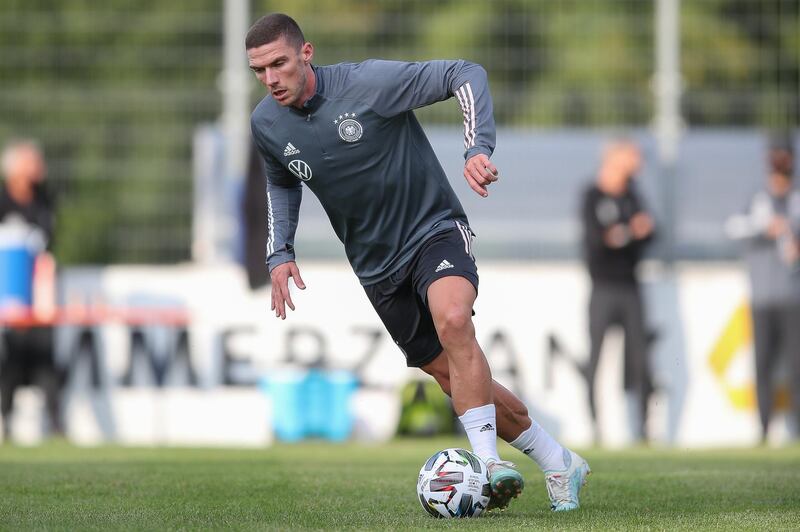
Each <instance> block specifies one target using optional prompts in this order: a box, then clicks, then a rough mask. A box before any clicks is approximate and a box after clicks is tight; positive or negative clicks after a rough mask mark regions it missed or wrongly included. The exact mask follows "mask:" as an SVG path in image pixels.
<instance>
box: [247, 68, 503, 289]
mask: <svg viewBox="0 0 800 532" xmlns="http://www.w3.org/2000/svg"><path fill="white" fill-rule="evenodd" d="M314 73H315V74H316V84H317V85H316V94H314V96H313V97H311V98H310V99H309V100H308V101H307V102H306V103H305V105H304V106H303V109H297V108H295V107H283V106H280V105H279V104H278V103H276V102H275V101H274V100H273V99H272V98H271V97H270V96H267V97H265V98H264V99H263V100H262V101H261V102H260V103H259V104H258V106H257V107H256V109H255V111H253V114H252V117H251V127H252V131H253V137H254V139H255V142H256V145H257V146H258V149H259V151H260V152H261V155H262V156H263V158H264V162H265V166H266V171H267V215H268V222H269V226H268V227H269V233H268V238H267V264H268V266H269V269H270V271H271V270H272V269H273V268H275V267H276V266H278V265H280V264H283V263H285V262H289V261H293V260H294V259H295V255H294V235H295V230H296V229H297V222H298V215H299V210H300V200H301V195H302V183H305V185H306V186H308V188H310V189H311V190H312V192H314V194H316V196H317V198H319V201H320V203H321V204H322V206H323V208H324V209H325V212H326V213H327V215H328V218H329V219H330V221H331V224H332V225H333V229H334V231H335V232H336V235H337V236H338V237H339V239H340V240H341V241H342V242H343V243H344V246H345V252H346V254H347V258H348V260H349V261H350V264H351V266H352V267H353V270H354V271H355V273H356V275H357V276H358V278H359V279H360V281H361V284H363V285H369V284H373V283H377V282H379V281H382V280H383V279H385V278H387V277H389V275H391V274H392V273H393V272H395V271H396V270H397V269H398V268H400V267H401V266H402V265H403V264H404V263H405V262H407V261H408V260H410V259H411V257H412V256H413V254H414V252H415V251H417V249H419V247H420V246H421V245H422V243H423V242H424V241H425V240H426V239H428V238H430V237H431V236H433V235H435V234H436V233H438V232H441V231H444V230H446V229H447V228H449V227H452V225H453V221H455V220H457V221H460V222H463V223H467V217H466V214H465V213H464V209H463V208H462V207H461V203H460V202H459V201H458V198H457V197H456V194H455V193H454V192H453V189H452V187H450V184H449V183H448V181H447V177H446V175H445V172H444V170H443V169H442V166H441V164H439V161H438V160H437V158H436V155H435V154H434V152H433V148H432V147H431V145H430V142H428V139H427V137H426V136H425V133H424V132H423V130H422V127H421V126H420V124H419V122H418V121H417V119H416V117H415V116H414V113H413V112H412V110H413V109H416V108H419V107H423V106H426V105H429V104H432V103H434V102H438V101H442V100H446V99H448V98H450V97H451V96H454V95H455V96H456V97H457V99H458V102H459V104H460V107H461V111H462V112H463V114H464V137H465V138H464V145H465V148H466V152H465V155H464V156H465V158H470V157H472V156H473V155H476V154H478V153H483V154H486V155H487V156H491V154H492V152H493V151H494V145H495V125H494V118H493V115H492V99H491V95H490V94H489V88H488V84H487V78H486V71H485V70H484V69H483V67H481V66H480V65H476V64H474V63H469V62H467V61H461V60H459V61H428V62H423V63H403V62H396V61H381V60H369V61H365V62H363V63H358V64H338V65H331V66H323V67H314Z"/></svg>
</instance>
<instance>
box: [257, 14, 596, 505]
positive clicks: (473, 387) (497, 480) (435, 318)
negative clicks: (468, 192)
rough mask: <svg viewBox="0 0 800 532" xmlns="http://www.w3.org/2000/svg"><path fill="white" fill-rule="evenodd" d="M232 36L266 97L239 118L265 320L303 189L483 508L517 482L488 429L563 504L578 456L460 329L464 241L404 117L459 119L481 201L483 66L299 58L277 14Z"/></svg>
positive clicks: (491, 128)
mask: <svg viewBox="0 0 800 532" xmlns="http://www.w3.org/2000/svg"><path fill="white" fill-rule="evenodd" d="M245 44H246V48H247V57H248V61H249V64H250V68H251V69H252V70H253V72H254V73H255V75H256V77H257V78H258V80H259V81H260V82H261V83H262V84H263V85H264V86H265V87H266V89H267V91H268V93H269V94H268V95H267V96H266V97H265V98H264V99H263V100H262V101H261V103H259V104H258V106H257V107H256V109H255V111H254V112H253V115H252V119H251V125H252V131H253V137H254V139H255V142H256V145H257V147H258V150H259V152H260V153H261V155H262V157H263V158H264V162H265V166H266V171H267V210H268V213H267V214H268V218H269V235H268V240H267V255H268V256H267V264H268V266H269V271H270V277H271V279H272V309H273V310H274V311H275V314H276V316H278V317H280V318H281V319H285V318H286V307H287V306H288V307H289V308H290V309H292V310H294V303H293V302H292V298H291V294H290V292H289V278H290V277H291V278H292V279H293V281H294V283H295V285H296V286H297V287H298V288H300V289H304V288H305V284H304V283H303V280H302V278H301V276H300V271H299V269H298V267H297V264H296V263H295V254H294V235H295V230H296V228H297V223H298V218H299V209H300V199H301V195H302V187H303V184H305V185H306V186H307V187H308V188H309V189H311V191H312V192H313V193H314V194H316V196H317V198H319V201H320V203H322V206H323V207H324V209H325V211H326V213H327V214H328V217H329V218H330V221H331V224H332V225H333V229H334V231H335V232H336V234H337V236H338V237H339V239H340V240H341V241H342V242H343V243H344V247H345V251H346V254H347V258H348V260H349V261H350V264H351V266H352V268H353V270H354V272H355V274H356V275H357V276H358V278H359V280H360V281H361V284H362V285H363V287H364V290H365V291H366V293H367V297H368V298H369V300H370V301H371V302H372V305H373V306H374V307H375V310H376V312H377V313H378V315H379V316H380V318H381V320H382V321H383V323H384V325H385V326H386V328H387V330H388V331H389V334H390V335H391V336H392V338H393V339H394V341H395V343H396V344H397V345H398V347H399V348H400V349H401V351H402V352H403V354H404V355H405V357H406V361H407V364H408V365H409V366H413V367H418V368H421V369H422V370H423V371H425V372H427V373H428V374H430V375H432V376H433V377H434V378H435V379H436V381H437V382H438V383H439V385H440V386H441V387H442V389H443V390H444V391H445V393H447V394H449V395H450V396H451V397H452V399H453V406H454V408H455V410H456V413H457V414H458V415H459V419H460V420H461V423H462V424H463V425H464V429H465V430H466V433H467V437H468V438H469V441H470V444H471V445H472V449H473V451H474V452H475V453H476V454H477V455H478V456H480V457H481V458H482V459H483V460H484V461H485V462H486V464H487V466H488V468H489V473H490V477H491V486H492V496H491V501H490V503H489V508H490V509H492V508H505V507H506V506H508V503H509V502H510V500H511V499H512V498H514V497H516V496H517V495H519V494H520V493H521V492H522V488H523V486H524V482H523V479H522V476H521V475H520V474H519V472H517V471H516V470H515V469H514V467H513V464H510V463H509V462H504V461H502V460H500V457H499V456H498V455H497V436H498V435H499V436H500V437H501V438H503V439H504V440H506V441H507V442H509V443H511V445H513V446H514V447H516V448H517V449H519V450H520V451H522V452H523V453H525V454H526V455H528V456H530V457H531V458H532V459H533V460H534V461H535V462H536V463H537V464H538V465H539V466H540V467H541V468H542V470H543V471H544V473H545V483H546V486H547V491H548V494H549V495H550V500H551V503H552V504H551V506H552V509H553V510H555V511H565V510H573V509H575V508H577V507H578V505H579V501H578V495H579V492H580V489H581V486H582V485H583V484H584V483H585V480H586V475H588V474H589V466H588V464H587V463H586V461H584V460H583V459H582V458H581V457H580V456H578V455H577V454H575V453H574V452H572V451H570V450H568V449H566V448H564V447H562V446H561V445H559V443H558V442H556V441H555V440H554V439H553V438H552V437H551V436H550V435H549V434H548V433H547V432H545V431H544V430H543V429H542V427H540V426H539V424H538V423H536V422H535V421H534V420H532V419H531V418H530V417H528V411H527V409H526V407H525V405H524V404H523V403H522V401H520V400H519V399H518V398H517V397H516V396H514V394H512V393H511V392H510V391H509V390H507V389H505V388H504V387H502V386H501V385H500V384H498V383H497V382H495V381H493V380H492V374H491V370H490V369H489V364H488V363H487V361H486V357H485V356H484V354H483V351H482V350H481V348H480V346H479V345H478V342H477V341H476V339H475V329H474V326H473V323H472V307H473V304H474V302H475V298H476V297H477V293H478V271H477V267H476V265H475V259H474V257H473V256H472V239H473V237H474V235H473V233H472V230H471V229H470V227H469V222H468V220H467V216H466V214H465V213H464V210H463V208H462V207H461V204H460V203H459V201H458V198H457V197H456V194H455V193H454V192H453V189H452V188H451V187H450V185H449V183H448V181H447V178H446V176H445V173H444V170H443V169H442V167H441V165H440V164H439V161H438V160H437V158H436V155H435V154H434V152H433V149H432V148H431V145H430V143H429V142H428V139H427V137H426V136H425V133H424V132H423V130H422V127H421V126H420V124H419V122H418V121H417V119H416V117H415V116H414V113H413V110H414V109H416V108H419V107H423V106H426V105H430V104H432V103H434V102H439V101H443V100H447V99H449V98H451V97H453V96H455V97H456V99H457V100H458V104H459V106H460V108H461V112H462V113H463V115H464V146H465V148H466V152H465V159H466V163H465V165H464V177H465V178H466V180H467V184H468V185H469V186H470V188H472V190H474V191H475V192H476V193H477V194H479V195H481V196H482V197H487V196H488V195H489V192H488V187H489V186H490V185H492V184H493V183H495V182H496V181H497V180H498V172H497V168H496V167H495V166H494V164H492V162H491V161H490V159H489V157H490V156H491V155H492V152H493V150H494V145H495V125H494V118H493V116H492V99H491V95H490V94H489V88H488V84H487V77H486V72H485V70H484V69H483V68H482V67H481V66H479V65H476V64H473V63H469V62H467V61H463V60H459V61H427V62H422V63H404V62H394V61H380V60H369V61H364V62H363V63H357V64H338V65H330V66H316V65H312V59H313V57H314V47H313V45H312V44H311V43H309V42H307V41H306V40H305V37H304V36H303V33H302V31H301V30H300V28H299V26H298V25H297V23H296V22H295V21H294V20H293V19H292V18H290V17H288V16H286V15H283V14H271V15H267V16H264V17H262V18H261V19H259V20H258V21H257V22H256V23H255V24H254V25H253V27H252V28H250V31H249V32H248V34H247V38H246V41H245Z"/></svg>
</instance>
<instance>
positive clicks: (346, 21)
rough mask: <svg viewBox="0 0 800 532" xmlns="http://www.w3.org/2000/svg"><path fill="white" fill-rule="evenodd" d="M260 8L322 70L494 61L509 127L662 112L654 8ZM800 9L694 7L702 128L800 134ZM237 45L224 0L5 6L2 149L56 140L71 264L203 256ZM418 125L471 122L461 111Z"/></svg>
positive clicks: (591, 123)
mask: <svg viewBox="0 0 800 532" xmlns="http://www.w3.org/2000/svg"><path fill="white" fill-rule="evenodd" d="M251 3H252V11H253V19H255V18H256V17H258V16H260V15H261V14H263V13H267V12H270V11H284V12H287V13H290V14H292V15H293V16H295V18H297V20H298V21H299V22H300V23H301V25H302V27H303V29H304V31H305V32H306V37H307V38H308V39H309V40H311V41H312V42H313V43H314V44H315V45H316V50H317V53H316V58H317V59H316V61H317V63H319V64H325V63H331V62H339V61H358V60H361V59H365V58H368V57H384V58H391V59H404V60H424V59H430V58H437V57H448V58H453V57H463V58H466V59H470V60H473V61H477V62H479V63H481V64H483V65H484V66H485V67H486V69H487V70H488V72H489V76H490V79H491V86H492V92H493V94H494V99H495V112H496V117H497V121H498V123H499V124H501V125H507V126H516V127H565V126H566V127H616V126H646V125H647V124H648V123H649V121H650V119H651V116H652V113H653V94H652V72H653V68H654V64H653V63H654V62H653V57H654V44H653V42H654V31H655V30H654V22H653V16H654V12H653V11H654V2H651V1H643V0H558V1H553V0H493V1H489V0H437V1H429V0H382V1H379V0H271V1H265V0H252V2H251ZM799 5H800V3H799V2H797V0H761V1H754V0H684V1H683V2H682V3H681V6H682V7H681V36H680V37H681V54H682V56H681V57H682V63H681V66H682V73H683V76H684V97H683V112H684V116H685V119H686V121H687V124H688V125H689V126H693V125H698V126H713V127H729V126H749V127H797V126H798V124H800V103H799V102H800V86H799V85H800V7H798V6H799ZM221 47H222V1H221V0H171V1H170V2H162V1H157V0H108V1H100V0H59V1H58V2H52V1H49V0H0V117H1V118H0V142H4V141H6V140H7V139H8V138H11V137H16V136H32V137H36V138H38V139H40V140H41V141H42V142H43V144H44V145H45V147H46V150H47V155H48V160H49V162H50V165H51V174H52V175H53V178H54V179H53V182H54V184H55V186H56V187H57V189H58V190H57V192H58V193H59V197H60V212H59V227H58V232H57V242H56V246H57V253H58V255H59V257H60V259H61V261H62V263H68V264H74V263H91V262H95V263H108V262H173V261H176V260H183V259H187V258H188V257H189V241H190V232H191V231H190V226H191V203H192V199H191V177H192V176H191V173H192V169H191V139H192V134H193V131H194V129H195V127H196V126H197V125H198V124H199V123H202V122H209V121H214V120H216V118H217V116H218V115H219V112H220V94H219V89H218V86H217V77H218V73H219V70H220V68H221V51H222V50H221ZM253 89H254V90H253V102H255V101H256V100H257V99H258V98H260V95H261V94H263V90H260V89H258V88H257V87H256V84H255V83H254V82H253ZM419 114H420V117H421V119H422V120H423V121H425V122H426V123H429V124H430V123H442V124H458V123H459V122H460V120H461V119H460V116H459V113H458V112H457V110H456V108H455V104H453V105H449V106H448V105H439V106H432V107H430V108H427V109H423V110H420V112H419Z"/></svg>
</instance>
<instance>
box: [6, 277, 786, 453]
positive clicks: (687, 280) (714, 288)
mask: <svg viewBox="0 0 800 532" xmlns="http://www.w3.org/2000/svg"><path fill="white" fill-rule="evenodd" d="M301 267H302V275H303V278H304V280H305V282H306V285H307V287H308V288H307V290H305V291H300V290H296V289H295V290H293V298H294V302H295V304H296V307H297V310H296V311H295V312H289V315H288V317H287V319H286V320H283V321H282V320H279V319H276V318H275V317H274V316H273V315H272V313H271V312H270V309H269V293H268V291H267V290H266V289H262V290H259V291H255V292H252V291H250V290H249V289H248V288H247V287H246V285H245V280H244V276H243V274H242V273H241V272H240V271H239V270H238V269H237V268H236V267H233V266H220V267H214V268H208V267H206V268H201V267H197V266H192V265H185V266H174V267H109V268H103V269H80V270H72V271H68V272H65V274H64V275H63V278H62V291H63V295H64V299H65V300H70V299H72V300H74V299H76V298H82V300H83V301H85V302H88V303H91V302H95V303H97V302H99V301H102V303H103V304H105V305H122V306H124V305H133V306H136V305H139V306H151V307H152V306H157V307H162V308H171V307H180V308H183V309H185V310H187V311H188V313H189V318H190V319H189V325H188V330H187V332H188V349H187V351H186V353H184V355H186V354H188V356H183V357H182V358H180V357H177V356H176V354H175V353H176V351H175V349H174V345H175V342H176V332H175V331H174V330H173V329H171V328H170V327H160V326H157V325H152V324H151V325H146V326H142V327H140V328H139V329H140V332H141V333H142V335H143V337H144V338H146V342H145V343H146V346H147V350H145V351H144V352H140V353H137V348H136V347H135V346H132V343H131V342H132V340H131V338H132V334H131V327H130V326H125V325H121V324H119V323H117V324H108V325H104V326H101V327H98V328H97V330H96V332H97V337H98V341H97V344H98V345H97V349H96V354H95V356H96V358H97V360H98V366H99V376H98V377H97V378H95V379H94V380H93V379H92V377H91V371H89V370H90V362H91V357H90V356H86V355H85V354H84V355H81V356H76V350H75V349H74V345H75V342H76V337H77V336H76V335H77V334H78V331H77V329H76V328H74V327H73V328H70V327H66V328H63V329H62V330H60V331H59V350H58V352H59V357H60V359H61V361H62V363H63V364H64V365H65V366H66V367H67V368H68V371H69V378H68V385H67V397H66V401H65V408H66V410H67V422H68V424H69V426H68V429H69V435H70V437H71V438H73V439H74V440H75V441H77V442H82V443H87V444H88V443H97V442H101V441H109V440H110V441H116V442H119V443H135V444H166V445H168V444H176V445H265V444H267V443H269V442H270V441H272V439H273V435H272V432H271V422H270V420H271V414H270V408H271V406H270V401H269V398H268V396H267V395H265V394H264V393H263V391H262V390H261V388H260V387H259V386H257V383H258V381H259V379H260V378H263V377H265V376H269V375H271V374H275V373H276V372H280V371H285V370H289V369H295V370H296V369H298V368H304V367H308V366H322V367H327V368H335V369H346V370H352V371H353V372H354V373H355V374H356V375H357V377H358V382H359V386H358V388H357V390H356V392H355V394H354V399H353V402H352V405H353V412H354V416H355V425H354V436H355V437H357V438H362V439H367V440H383V439H386V438H389V437H391V436H392V435H393V434H394V430H395V427H396V422H397V419H398V416H399V412H400V402H399V397H398V393H397V392H398V390H399V389H400V388H401V387H402V386H403V384H404V383H406V382H407V381H408V380H409V379H413V378H422V377H424V375H423V374H422V373H421V372H420V371H419V370H414V369H408V368H406V367H405V361H404V359H403V356H402V354H401V353H400V351H399V350H398V349H397V347H396V346H395V345H394V343H393V342H392V341H391V339H390V338H389V337H388V334H386V332H385V331H384V329H383V327H382V325H381V323H380V321H379V320H378V318H377V316H376V315H375V313H374V311H373V309H372V307H371V305H370V304H369V302H368V300H367V298H366V296H365V295H364V292H363V290H362V288H361V287H360V286H359V284H358V281H357V280H356V278H355V277H354V276H353V274H352V272H351V271H350V269H349V267H348V266H347V265H346V264H341V263H308V264H301ZM480 276H481V286H480V295H479V297H478V302H477V304H476V307H475V311H476V316H475V324H476V334H477V337H478V340H479V342H480V343H481V345H482V347H483V348H484V351H485V352H486V355H487V357H488V358H489V360H490V363H491V366H492V369H493V374H494V376H495V378H496V379H497V380H499V381H500V382H502V383H503V384H504V385H506V386H507V387H509V388H510V389H512V390H513V391H515V392H516V393H517V394H518V395H519V396H520V397H521V398H522V399H523V400H524V401H525V403H526V404H527V405H528V407H529V410H530V412H531V415H532V416H534V417H535V418H536V419H537V420H538V421H539V422H540V423H541V424H542V425H543V426H545V427H546V428H548V430H550V431H551V432H552V433H553V434H554V435H556V436H557V437H558V438H560V439H561V440H563V441H564V442H566V443H569V444H571V445H578V446H580V445H589V444H591V443H592V442H593V441H595V440H593V432H592V430H591V420H590V416H589V409H588V402H587V385H586V382H585V378H584V376H583V374H582V372H581V371H580V370H579V367H580V365H581V364H582V363H583V362H585V360H586V358H587V357H588V351H589V349H588V333H587V303H588V294H589V282H588V279H587V277H586V275H585V273H584V271H583V269H582V267H581V266H580V265H579V264H576V263H527V262H526V263H493V264H481V265H480ZM643 279H644V294H645V300H646V308H647V320H648V323H649V326H650V327H651V328H652V329H653V330H654V331H656V332H657V335H658V336H657V339H656V341H655V342H654V344H653V346H652V352H651V356H652V361H653V368H654V374H655V375H654V376H655V383H656V386H657V390H656V392H655V393H654V395H653V397H652V398H651V402H650V416H649V422H648V427H649V432H650V434H651V437H652V438H653V439H654V441H655V442H660V443H664V444H669V445H676V446H681V447H707V446H737V445H751V444H753V443H754V442H756V441H757V439H758V423H757V415H756V411H755V404H754V395H753V369H752V367H753V361H752V356H753V355H752V348H751V343H750V338H749V334H750V332H749V328H748V325H749V323H748V321H747V319H746V317H747V312H746V307H743V305H745V303H746V300H747V282H746V277H745V275H744V273H743V271H742V270H741V269H740V268H739V267H738V265H734V264H700V265H698V264H682V265H677V266H675V267H674V268H673V269H670V270H663V269H659V268H650V269H647V270H646V271H645V275H644V277H643ZM553 339H554V340H555V341H556V342H557V343H558V344H559V345H560V346H561V349H560V350H558V351H555V350H553V349H552V345H553V342H552V341H551V340H553ZM139 348H140V351H141V349H142V346H139ZM142 354H144V355H145V356H141V355H142ZM159 361H160V362H159ZM153 368H156V369H159V368H160V371H156V370H155V369H153ZM597 378H598V385H597V397H598V399H597V401H598V410H599V411H598V418H599V426H598V429H599V434H598V439H597V442H598V443H600V444H602V445H605V446H611V447H613V446H621V445H626V444H628V443H630V442H631V434H632V432H631V429H630V427H631V415H632V414H631V412H630V409H629V404H630V401H629V399H628V398H626V395H625V393H624V391H623V386H622V338H621V334H619V333H618V332H614V331H612V332H611V333H610V334H609V335H608V337H607V338H606V342H605V344H604V348H603V353H602V356H601V362H600V368H599V371H598V377H597ZM94 381H99V382H94ZM156 384H161V386H156ZM23 403H24V401H23ZM20 408H21V409H22V410H24V409H25V405H24V404H23V405H21V406H20ZM29 410H31V409H29ZM234 412H235V413H236V415H235V416H232V415H228V413H234ZM19 425H20V427H21V428H24V429H25V430H23V432H26V434H28V436H27V438H28V440H31V441H34V440H35V439H36V437H35V430H34V429H35V425H36V424H35V423H30V422H29V421H24V422H23V421H19ZM784 425H785V424H780V423H778V424H776V429H775V433H774V434H772V435H771V436H772V437H773V440H774V441H778V442H780V441H782V440H784V439H785V437H786V429H785V426H784ZM221 435H224V436H221Z"/></svg>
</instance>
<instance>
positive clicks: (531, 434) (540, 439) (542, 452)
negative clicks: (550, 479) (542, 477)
mask: <svg viewBox="0 0 800 532" xmlns="http://www.w3.org/2000/svg"><path fill="white" fill-rule="evenodd" d="M511 446H512V447H514V448H515V449H519V450H520V451H522V452H523V453H525V454H527V455H528V456H529V457H530V458H531V459H532V460H533V461H534V462H536V463H537V464H539V467H540V468H541V469H542V471H561V470H563V469H564V468H565V465H564V453H566V452H567V450H566V448H564V447H562V446H561V445H560V444H559V443H558V442H557V441H556V440H555V439H554V438H553V437H552V436H550V435H549V434H548V433H547V432H546V431H545V430H544V429H543V428H542V427H541V425H539V424H538V423H537V422H535V421H534V420H532V419H531V426H530V427H528V429H527V430H525V431H523V432H522V434H520V435H519V436H518V437H517V439H516V440H514V441H512V442H511Z"/></svg>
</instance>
